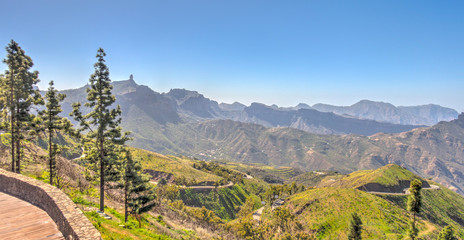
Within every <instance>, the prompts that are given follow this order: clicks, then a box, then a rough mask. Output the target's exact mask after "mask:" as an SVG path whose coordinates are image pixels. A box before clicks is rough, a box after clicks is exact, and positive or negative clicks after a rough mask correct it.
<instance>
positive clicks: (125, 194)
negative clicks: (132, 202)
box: [124, 180, 128, 223]
mask: <svg viewBox="0 0 464 240" xmlns="http://www.w3.org/2000/svg"><path fill="white" fill-rule="evenodd" d="M127 191H128V185H127V180H126V181H125V183H124V222H125V223H126V222H127Z"/></svg>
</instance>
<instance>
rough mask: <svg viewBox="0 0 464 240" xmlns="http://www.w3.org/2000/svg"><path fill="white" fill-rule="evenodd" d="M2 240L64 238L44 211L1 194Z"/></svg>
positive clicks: (0, 237)
mask: <svg viewBox="0 0 464 240" xmlns="http://www.w3.org/2000/svg"><path fill="white" fill-rule="evenodd" d="M0 239H2V240H19V239H21V240H32V239H42V240H61V239H64V237H63V234H62V233H61V232H60V231H59V230H58V227H57V226H56V224H55V222H54V221H53V219H52V218H51V217H50V216H48V214H47V213H46V212H45V211H44V210H42V209H40V208H38V207H36V206H34V205H32V204H30V203H28V202H25V201H23V200H21V199H18V198H15V197H13V196H10V195H8V194H6V193H3V192H0Z"/></svg>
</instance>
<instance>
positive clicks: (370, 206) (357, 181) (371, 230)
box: [242, 164, 464, 239]
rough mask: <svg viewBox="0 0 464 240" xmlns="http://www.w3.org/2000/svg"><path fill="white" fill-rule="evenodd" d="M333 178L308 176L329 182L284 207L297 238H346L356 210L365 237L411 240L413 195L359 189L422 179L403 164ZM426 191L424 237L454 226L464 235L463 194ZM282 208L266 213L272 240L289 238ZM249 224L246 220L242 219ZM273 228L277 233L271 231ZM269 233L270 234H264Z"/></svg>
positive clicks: (293, 198) (422, 222) (421, 223)
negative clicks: (409, 203)
mask: <svg viewBox="0 0 464 240" xmlns="http://www.w3.org/2000/svg"><path fill="white" fill-rule="evenodd" d="M327 174H328V175H325V174H323V173H322V172H321V173H319V174H318V173H316V172H312V173H305V174H302V175H300V176H298V177H302V176H306V177H307V178H311V176H312V177H314V178H315V177H316V176H318V175H320V176H321V179H325V178H330V181H329V180H328V179H325V180H323V181H321V182H320V184H319V185H330V186H332V187H316V188H310V189H309V190H307V191H304V192H300V193H297V194H294V195H291V196H289V197H287V198H286V199H285V201H284V204H283V205H282V206H281V208H284V209H287V210H288V211H289V213H290V216H294V218H293V220H292V218H290V220H288V221H290V222H293V223H292V224H293V225H292V224H289V225H292V226H294V227H287V228H286V230H285V231H286V232H287V233H289V234H290V235H293V236H295V235H296V234H301V233H306V234H309V235H311V236H314V237H316V238H317V239H346V238H347V233H348V226H349V222H350V218H351V213H354V212H356V213H357V214H358V215H359V216H360V217H361V220H362V222H363V231H362V235H363V239H407V237H406V236H407V231H408V227H409V226H408V222H409V219H410V218H409V216H410V213H409V212H408V211H407V207H406V203H407V199H408V195H407V194H404V193H401V194H400V193H382V194H374V193H369V192H365V191H362V190H359V189H357V188H358V187H359V186H363V185H365V184H378V185H382V186H386V187H392V186H395V185H398V184H404V182H402V181H409V180H412V179H416V178H417V179H420V178H419V177H418V176H416V175H414V174H413V173H411V172H410V171H408V170H406V169H405V168H403V167H400V166H397V165H393V164H390V165H387V166H384V167H381V168H379V169H376V170H363V171H356V172H353V173H350V174H348V175H344V176H343V175H337V174H335V175H330V174H329V173H327ZM429 185H430V186H433V187H428V188H424V189H422V191H421V193H422V202H423V204H422V209H421V212H420V214H419V217H418V227H419V237H420V238H421V239H435V238H436V236H437V234H438V233H439V232H440V230H441V229H442V228H443V227H445V226H447V225H451V226H452V227H453V228H454V229H455V231H456V234H457V235H458V236H459V237H460V238H462V237H464V198H463V197H461V196H460V195H459V194H457V193H455V192H453V191H451V190H449V189H447V188H445V187H444V186H441V185H437V184H436V183H434V182H432V181H429V182H428V183H427V186H429ZM275 213H276V210H275V209H274V210H271V208H270V206H269V205H267V207H266V208H265V210H264V214H263V219H262V222H263V227H262V229H268V230H267V231H272V232H274V233H272V234H270V235H269V234H268V235H266V236H267V237H268V238H281V237H284V236H285V232H282V231H280V230H279V229H282V227H280V226H282V225H281V223H279V221H278V220H276V219H278V218H279V217H278V216H276V215H275ZM242 221H245V220H242ZM269 229H271V230H269ZM263 234H264V233H263Z"/></svg>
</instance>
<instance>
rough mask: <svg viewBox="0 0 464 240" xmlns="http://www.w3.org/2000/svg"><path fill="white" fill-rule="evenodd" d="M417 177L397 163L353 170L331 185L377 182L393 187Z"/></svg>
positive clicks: (357, 186) (350, 185)
mask: <svg viewBox="0 0 464 240" xmlns="http://www.w3.org/2000/svg"><path fill="white" fill-rule="evenodd" d="M415 178H419V177H417V176H416V175H414V174H413V173H412V172H410V171H408V170H407V169H405V168H403V167H400V166H398V165H395V164H388V165H386V166H383V167H380V168H377V169H375V170H361V171H356V172H352V173H350V174H347V175H346V176H344V177H343V178H341V179H340V180H338V181H336V182H334V183H332V184H330V185H331V186H333V187H342V188H359V187H361V186H364V185H366V184H369V183H377V184H380V185H382V186H386V187H391V186H398V185H400V181H411V180H413V179H415Z"/></svg>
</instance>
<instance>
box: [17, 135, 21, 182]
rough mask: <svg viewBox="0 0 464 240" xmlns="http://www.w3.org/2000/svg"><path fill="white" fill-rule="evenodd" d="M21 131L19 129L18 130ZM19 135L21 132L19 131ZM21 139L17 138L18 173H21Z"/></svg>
mask: <svg viewBox="0 0 464 240" xmlns="http://www.w3.org/2000/svg"><path fill="white" fill-rule="evenodd" d="M18 132H19V130H18ZM18 136H19V133H18ZM20 141H21V140H20V139H19V137H18V139H16V173H21V142H20Z"/></svg>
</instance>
